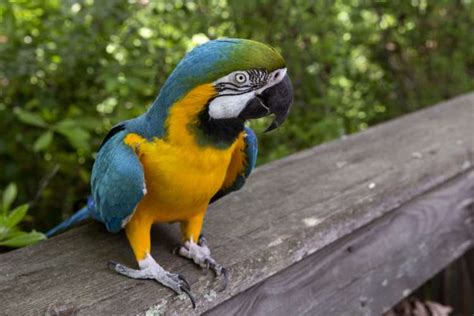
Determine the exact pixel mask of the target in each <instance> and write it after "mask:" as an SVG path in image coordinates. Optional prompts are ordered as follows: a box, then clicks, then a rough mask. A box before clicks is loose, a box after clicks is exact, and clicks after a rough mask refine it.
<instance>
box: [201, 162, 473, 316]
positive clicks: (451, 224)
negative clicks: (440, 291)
mask: <svg viewBox="0 0 474 316" xmlns="http://www.w3.org/2000/svg"><path fill="white" fill-rule="evenodd" d="M473 205H474V171H473V170H472V169H471V170H470V171H469V172H467V173H466V174H464V175H461V176H458V177H456V178H455V179H454V180H452V181H450V182H448V183H446V184H443V185H441V186H439V187H438V188H436V189H434V190H432V191H430V192H429V193H428V194H425V195H423V196H420V197H419V198H417V199H415V200H413V201H412V202H409V203H408V204H405V205H403V206H401V207H400V208H399V209H397V210H395V211H392V212H390V213H388V214H386V215H385V216H383V217H381V218H379V219H377V220H375V221H373V222H372V223H370V224H368V225H366V226H365V227H362V228H360V229H358V230H357V231H355V232H354V233H352V234H350V235H348V236H346V237H344V238H343V239H341V240H338V241H336V242H334V243H333V244H330V245H328V246H326V247H325V248H323V249H321V250H320V251H317V252H316V253H314V254H312V255H310V256H308V257H306V258H304V259H303V260H301V261H300V262H298V263H296V264H294V265H292V266H290V267H288V268H287V269H285V270H283V271H281V272H279V273H277V274H276V275H273V276H271V277H270V278H268V279H266V280H264V281H262V282H260V283H259V284H257V285H255V286H253V287H251V288H249V289H248V290H246V291H244V292H242V293H240V294H238V295H236V296H234V297H232V298H231V299H229V300H227V301H224V302H223V303H221V304H219V305H217V306H216V307H214V308H213V309H211V310H209V311H208V312H206V313H205V314H206V315H237V314H245V315H262V314H271V315H289V314H291V315H295V314H297V315H301V314H312V315H380V314H381V313H383V312H384V311H386V310H388V309H389V308H390V307H391V306H393V305H395V304H396V303H397V302H398V301H400V300H401V299H403V298H404V297H406V296H408V295H409V294H410V293H411V292H412V291H413V290H415V289H416V288H417V287H419V286H420V285H421V284H423V283H424V282H425V281H426V280H428V279H429V278H431V277H432V276H433V275H435V274H436V273H438V272H439V271H440V270H442V269H443V268H444V267H446V266H447V265H448V264H449V263H451V262H453V261H454V260H456V259H457V258H458V257H460V256H461V255H462V254H463V253H465V252H466V251H467V250H469V249H471V248H472V247H473V245H474V212H473Z"/></svg>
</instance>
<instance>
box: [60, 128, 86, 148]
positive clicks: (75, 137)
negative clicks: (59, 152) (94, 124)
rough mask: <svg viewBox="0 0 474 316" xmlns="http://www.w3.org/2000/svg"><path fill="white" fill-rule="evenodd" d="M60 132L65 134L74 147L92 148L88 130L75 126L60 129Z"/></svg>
mask: <svg viewBox="0 0 474 316" xmlns="http://www.w3.org/2000/svg"><path fill="white" fill-rule="evenodd" d="M58 132H59V133H61V134H62V135H64V136H65V137H66V138H67V140H68V141H69V143H70V144H71V145H72V146H73V147H74V148H76V149H85V150H87V151H89V150H90V145H89V138H90V135H89V133H88V132H87V131H86V130H84V129H82V128H80V127H75V128H73V129H66V128H65V129H58Z"/></svg>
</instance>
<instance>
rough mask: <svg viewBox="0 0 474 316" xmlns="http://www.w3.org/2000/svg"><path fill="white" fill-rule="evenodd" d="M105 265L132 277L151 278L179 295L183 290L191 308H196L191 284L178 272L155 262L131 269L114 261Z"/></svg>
mask: <svg viewBox="0 0 474 316" xmlns="http://www.w3.org/2000/svg"><path fill="white" fill-rule="evenodd" d="M107 265H108V267H109V268H110V269H111V270H113V271H115V272H117V273H119V274H122V275H125V276H128V277H130V278H132V279H153V280H155V281H157V282H158V283H160V284H162V285H164V286H166V287H167V288H169V289H171V290H172V291H173V292H175V293H176V294H177V295H180V294H181V293H183V292H184V293H185V294H186V295H187V296H188V297H189V299H190V300H191V303H192V305H193V308H196V302H195V300H194V297H193V295H192V294H191V286H190V285H189V282H188V281H187V280H186V279H185V278H184V277H183V276H182V275H181V274H179V273H170V272H168V271H166V270H164V269H163V268H162V267H161V266H160V265H158V264H157V263H155V264H154V265H151V266H148V267H146V268H143V269H140V270H135V269H131V268H129V267H127V266H124V265H123V264H120V263H117V262H114V261H109V262H108V264H107Z"/></svg>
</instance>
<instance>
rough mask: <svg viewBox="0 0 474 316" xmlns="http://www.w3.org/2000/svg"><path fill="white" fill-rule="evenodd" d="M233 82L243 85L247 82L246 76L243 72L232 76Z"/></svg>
mask: <svg viewBox="0 0 474 316" xmlns="http://www.w3.org/2000/svg"><path fill="white" fill-rule="evenodd" d="M234 81H235V82H236V83H239V84H241V83H244V82H245V81H247V75H246V74H245V73H243V72H238V73H236V74H235V76H234Z"/></svg>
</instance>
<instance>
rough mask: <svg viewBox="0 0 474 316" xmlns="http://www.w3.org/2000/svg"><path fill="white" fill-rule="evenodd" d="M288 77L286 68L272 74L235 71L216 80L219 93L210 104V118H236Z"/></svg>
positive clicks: (215, 84)
mask: <svg viewBox="0 0 474 316" xmlns="http://www.w3.org/2000/svg"><path fill="white" fill-rule="evenodd" d="M285 75H286V68H281V69H277V70H275V71H273V72H271V73H267V72H265V71H262V70H255V69H252V70H245V71H234V72H231V73H230V74H228V75H227V76H224V77H222V78H220V79H218V80H216V81H215V82H214V83H213V85H214V87H216V90H217V91H218V93H219V94H218V95H217V97H215V98H214V99H213V100H212V101H211V102H210V104H209V116H210V117H212V118H213V119H226V118H236V117H238V116H239V114H240V112H242V110H243V109H244V108H245V106H246V105H247V102H249V101H250V100H251V99H253V98H254V97H255V96H256V95H258V94H261V93H262V92H263V91H265V90H266V89H268V88H270V87H272V86H274V85H276V84H278V83H279V82H280V81H281V80H283V78H284V77H285Z"/></svg>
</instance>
